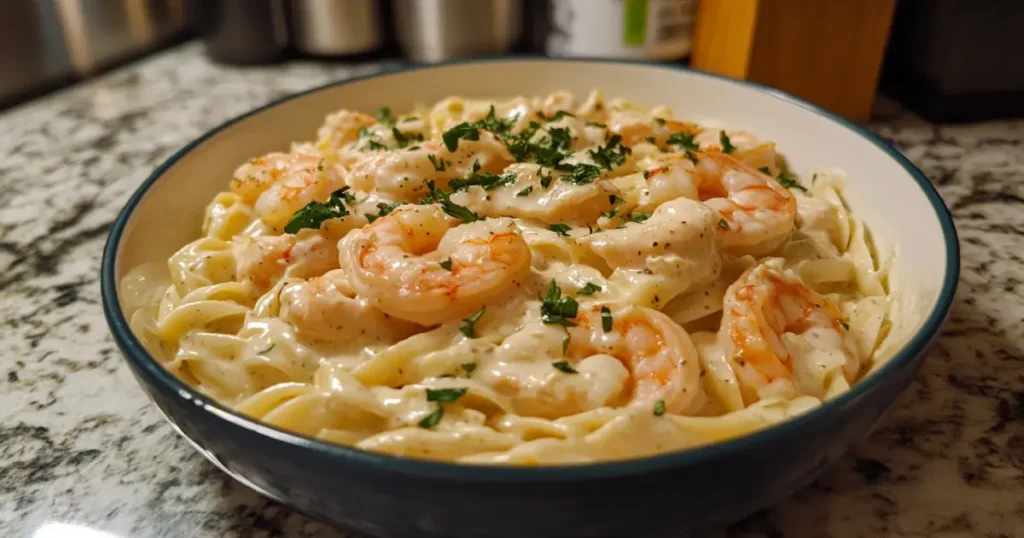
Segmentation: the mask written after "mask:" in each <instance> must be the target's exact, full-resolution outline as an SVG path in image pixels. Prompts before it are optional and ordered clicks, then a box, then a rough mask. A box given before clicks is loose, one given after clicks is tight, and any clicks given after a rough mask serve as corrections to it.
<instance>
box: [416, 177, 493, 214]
mask: <svg viewBox="0 0 1024 538" xmlns="http://www.w3.org/2000/svg"><path fill="white" fill-rule="evenodd" d="M427 186H428V187H429V188H430V195H429V196H427V197H426V198H424V199H423V200H422V202H424V203H432V202H437V203H439V204H441V209H442V210H443V211H444V212H445V213H447V214H448V215H451V216H453V217H455V218H457V219H460V220H462V222H476V221H478V220H480V215H477V214H476V213H474V212H472V211H471V210H470V209H469V208H468V207H466V206H464V205H459V204H457V203H455V202H453V201H452V200H451V193H449V192H445V191H443V190H440V189H434V182H433V181H428V182H427Z"/></svg>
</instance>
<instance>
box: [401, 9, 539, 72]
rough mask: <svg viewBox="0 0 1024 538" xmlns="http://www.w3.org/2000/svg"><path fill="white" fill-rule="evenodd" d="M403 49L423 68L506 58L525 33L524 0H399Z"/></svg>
mask: <svg viewBox="0 0 1024 538" xmlns="http://www.w3.org/2000/svg"><path fill="white" fill-rule="evenodd" d="M392 6H393V8H394V15H395V26H396V30H397V33H398V36H397V37H398V43H399V44H400V45H401V47H402V49H403V51H404V52H405V54H406V55H407V56H409V57H410V58H412V59H414V60H418V61H422V62H437V61H441V60H446V59H449V58H458V57H466V56H481V55H491V54H503V53H506V52H508V51H509V50H510V49H511V48H512V46H513V45H514V44H515V43H516V41H517V40H518V39H519V36H520V33H521V32H522V27H523V25H522V9H523V6H522V0H394V2H393V4H392Z"/></svg>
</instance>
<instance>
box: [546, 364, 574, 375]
mask: <svg viewBox="0 0 1024 538" xmlns="http://www.w3.org/2000/svg"><path fill="white" fill-rule="evenodd" d="M551 366H554V367H555V370H559V371H562V372H565V373H567V374H578V373H579V372H577V371H576V369H575V368H573V367H572V365H571V364H569V361H558V362H553V363H551Z"/></svg>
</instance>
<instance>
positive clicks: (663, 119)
mask: <svg viewBox="0 0 1024 538" xmlns="http://www.w3.org/2000/svg"><path fill="white" fill-rule="evenodd" d="M654 122H655V123H657V124H658V125H665V118H654Z"/></svg>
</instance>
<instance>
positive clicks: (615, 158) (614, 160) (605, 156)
mask: <svg viewBox="0 0 1024 538" xmlns="http://www.w3.org/2000/svg"><path fill="white" fill-rule="evenodd" d="M620 142H622V137H621V136H619V135H613V136H612V137H611V138H609V139H608V143H607V144H605V145H603V146H601V147H599V148H597V149H592V150H589V151H587V154H588V155H590V158H591V159H594V162H595V163H597V164H598V165H599V166H602V167H604V168H605V169H606V170H611V169H612V168H614V167H616V166H618V165H620V164H622V163H623V162H625V160H626V156H627V155H629V154H631V153H633V150H631V149H629V146H623V145H620Z"/></svg>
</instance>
